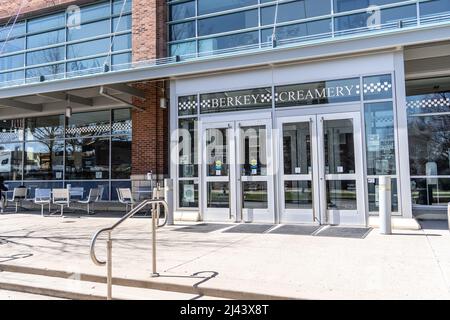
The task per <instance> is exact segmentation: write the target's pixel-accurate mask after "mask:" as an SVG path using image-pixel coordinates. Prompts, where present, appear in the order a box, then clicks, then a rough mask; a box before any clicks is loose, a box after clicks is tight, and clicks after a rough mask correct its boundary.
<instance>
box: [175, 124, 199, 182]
mask: <svg viewBox="0 0 450 320" xmlns="http://www.w3.org/2000/svg"><path fill="white" fill-rule="evenodd" d="M178 136H179V140H178V152H179V153H178V157H179V170H178V176H179V177H180V178H193V177H198V151H197V144H198V137H197V119H180V120H179V124H178Z"/></svg>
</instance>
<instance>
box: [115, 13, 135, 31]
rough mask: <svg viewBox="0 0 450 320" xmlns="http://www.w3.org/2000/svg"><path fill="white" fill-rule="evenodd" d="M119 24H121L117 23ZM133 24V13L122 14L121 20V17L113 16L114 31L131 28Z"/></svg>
mask: <svg viewBox="0 0 450 320" xmlns="http://www.w3.org/2000/svg"><path fill="white" fill-rule="evenodd" d="M117 24H119V25H117ZM131 26H132V20H131V15H127V16H122V17H121V18H120V22H119V17H117V18H113V26H112V32H121V31H127V30H131Z"/></svg>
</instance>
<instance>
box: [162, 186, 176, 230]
mask: <svg viewBox="0 0 450 320" xmlns="http://www.w3.org/2000/svg"><path fill="white" fill-rule="evenodd" d="M164 200H165V201H166V202H167V205H168V206H169V212H167V225H169V226H171V225H173V224H174V222H173V180H172V179H164Z"/></svg>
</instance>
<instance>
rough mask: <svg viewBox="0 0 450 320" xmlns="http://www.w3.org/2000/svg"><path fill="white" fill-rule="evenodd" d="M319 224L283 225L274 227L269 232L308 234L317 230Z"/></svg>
mask: <svg viewBox="0 0 450 320" xmlns="http://www.w3.org/2000/svg"><path fill="white" fill-rule="evenodd" d="M320 228H321V227H320V226H312V225H310V226H309V225H304V226H302V225H283V226H281V227H279V228H276V229H274V230H272V231H270V232H269V233H273V234H288V235H301V236H310V235H312V234H313V233H314V232H316V231H317V230H319V229H320Z"/></svg>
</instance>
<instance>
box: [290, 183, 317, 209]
mask: <svg viewBox="0 0 450 320" xmlns="http://www.w3.org/2000/svg"><path fill="white" fill-rule="evenodd" d="M284 205H285V208H286V209H312V207H313V192H312V183H311V181H285V182H284Z"/></svg>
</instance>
